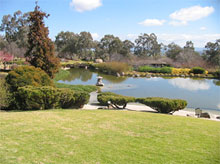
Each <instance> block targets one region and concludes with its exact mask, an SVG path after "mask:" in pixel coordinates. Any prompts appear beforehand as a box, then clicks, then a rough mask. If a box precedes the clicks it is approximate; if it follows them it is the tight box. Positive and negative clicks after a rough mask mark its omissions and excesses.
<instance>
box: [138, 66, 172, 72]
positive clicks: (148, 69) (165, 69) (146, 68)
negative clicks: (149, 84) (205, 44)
mask: <svg viewBox="0 0 220 164" xmlns="http://www.w3.org/2000/svg"><path fill="white" fill-rule="evenodd" d="M138 71H140V72H150V73H172V68H171V67H162V68H154V67H149V66H141V67H139V68H138Z"/></svg>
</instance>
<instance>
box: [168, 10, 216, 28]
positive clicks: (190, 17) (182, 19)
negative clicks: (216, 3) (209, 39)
mask: <svg viewBox="0 0 220 164" xmlns="http://www.w3.org/2000/svg"><path fill="white" fill-rule="evenodd" d="M213 12H214V8H213V7H209V6H207V7H201V6H192V7H189V8H182V9H180V10H178V11H175V12H174V13H172V14H170V18H171V19H172V20H175V22H174V21H171V22H170V24H171V25H181V24H182V25H186V24H187V22H189V21H196V20H199V19H201V18H205V17H207V16H208V15H210V14H211V13H213Z"/></svg>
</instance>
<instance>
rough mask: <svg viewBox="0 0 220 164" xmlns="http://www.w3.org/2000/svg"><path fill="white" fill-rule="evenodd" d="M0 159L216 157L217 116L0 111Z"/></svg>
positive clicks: (219, 159) (123, 163) (219, 156)
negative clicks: (212, 118) (211, 118)
mask: <svg viewBox="0 0 220 164" xmlns="http://www.w3.org/2000/svg"><path fill="white" fill-rule="evenodd" d="M0 122H1V124H0V136H1V140H0V163H4V164H8V163H16V164H26V163H65V164H68V163H71V164H72V163H77V164H78V163H120V164H127V163H132V164H133V163H161V164H164V163H172V164H174V163H177V164H180V163H189V164H193V163H196V164H197V163H198V164H215V163H216V164H217V163H220V151H219V150H220V145H219V141H220V122H215V121H209V120H201V119H194V118H186V117H178V116H169V115H160V114H152V113H143V112H131V111H107V110H99V111H86V110H48V111H33V112H8V113H7V112H1V113H0Z"/></svg>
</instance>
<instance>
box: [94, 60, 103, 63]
mask: <svg viewBox="0 0 220 164" xmlns="http://www.w3.org/2000/svg"><path fill="white" fill-rule="evenodd" d="M95 62H96V63H103V60H102V59H95Z"/></svg>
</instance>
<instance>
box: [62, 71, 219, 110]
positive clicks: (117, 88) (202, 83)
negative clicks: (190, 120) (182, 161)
mask: <svg viewBox="0 0 220 164" xmlns="http://www.w3.org/2000/svg"><path fill="white" fill-rule="evenodd" d="M69 71H70V73H71V74H70V76H68V77H67V78H65V79H63V80H60V81H59V82H60V83H65V84H73V85H75V84H83V85H95V84H96V82H97V76H102V77H103V83H104V84H105V86H104V87H103V88H102V91H111V92H114V93H117V94H121V95H126V96H134V97H167V98H177V99H184V100H186V101H187V102H188V106H187V108H193V109H195V108H197V107H199V108H201V109H205V110H213V111H216V112H220V81H218V80H213V79H191V78H161V77H152V78H132V77H119V78H118V77H115V76H111V75H105V74H102V73H97V72H92V71H90V70H85V69H75V68H74V69H71V70H69Z"/></svg>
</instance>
